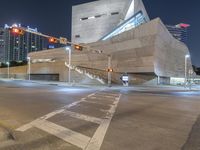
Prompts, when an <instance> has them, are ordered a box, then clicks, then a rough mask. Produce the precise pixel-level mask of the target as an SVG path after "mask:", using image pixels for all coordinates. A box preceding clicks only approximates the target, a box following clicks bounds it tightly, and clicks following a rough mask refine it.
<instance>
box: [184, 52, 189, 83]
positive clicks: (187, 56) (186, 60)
mask: <svg viewBox="0 0 200 150" xmlns="http://www.w3.org/2000/svg"><path fill="white" fill-rule="evenodd" d="M189 58H190V55H185V87H186V85H187V78H188V77H187V70H188V67H187V66H188V64H187V62H188V59H189Z"/></svg>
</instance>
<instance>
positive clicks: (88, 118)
mask: <svg viewBox="0 0 200 150" xmlns="http://www.w3.org/2000/svg"><path fill="white" fill-rule="evenodd" d="M63 113H64V114H67V115H69V116H70V117H73V118H77V119H81V120H85V121H88V122H93V123H96V124H101V122H102V119H99V118H96V117H91V116H87V115H83V114H79V113H75V112H71V111H67V110H65V111H64V112H63Z"/></svg>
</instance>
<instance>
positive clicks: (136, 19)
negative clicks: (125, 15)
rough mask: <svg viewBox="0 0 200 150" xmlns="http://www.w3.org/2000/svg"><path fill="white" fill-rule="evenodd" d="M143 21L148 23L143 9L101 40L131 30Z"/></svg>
mask: <svg viewBox="0 0 200 150" xmlns="http://www.w3.org/2000/svg"><path fill="white" fill-rule="evenodd" d="M143 23H146V20H145V17H144V15H143V13H142V11H139V12H138V13H136V14H135V15H133V16H132V17H131V18H130V19H128V20H126V21H125V22H123V23H121V24H120V25H119V26H117V28H115V29H114V30H113V31H112V32H110V33H109V34H107V35H106V36H104V37H103V38H102V39H101V40H103V41H104V40H107V39H110V38H112V37H113V36H116V35H118V34H121V33H123V32H125V31H128V30H131V29H133V28H135V27H137V26H139V25H141V24H143Z"/></svg>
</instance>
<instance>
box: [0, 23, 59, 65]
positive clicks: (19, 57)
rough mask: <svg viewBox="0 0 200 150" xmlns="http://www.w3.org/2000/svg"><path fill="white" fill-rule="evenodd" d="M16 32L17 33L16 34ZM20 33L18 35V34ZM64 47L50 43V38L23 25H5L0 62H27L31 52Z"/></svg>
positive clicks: (1, 36)
mask: <svg viewBox="0 0 200 150" xmlns="http://www.w3.org/2000/svg"><path fill="white" fill-rule="evenodd" d="M15 31H16V32H15ZM17 32H18V33H17ZM58 47H62V45H61V44H58V43H53V44H52V43H50V42H49V38H48V37H47V36H45V35H43V34H41V33H39V32H38V31H37V28H36V29H32V28H30V27H29V26H28V27H21V25H16V24H14V25H12V26H8V25H5V27H4V28H1V29H0V62H3V63H5V62H10V61H24V60H27V54H28V53H29V52H36V51H41V50H46V49H51V48H58Z"/></svg>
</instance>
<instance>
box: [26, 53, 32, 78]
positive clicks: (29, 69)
mask: <svg viewBox="0 0 200 150" xmlns="http://www.w3.org/2000/svg"><path fill="white" fill-rule="evenodd" d="M27 60H28V71H27V74H28V80H29V81H30V80H31V58H30V57H27Z"/></svg>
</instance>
